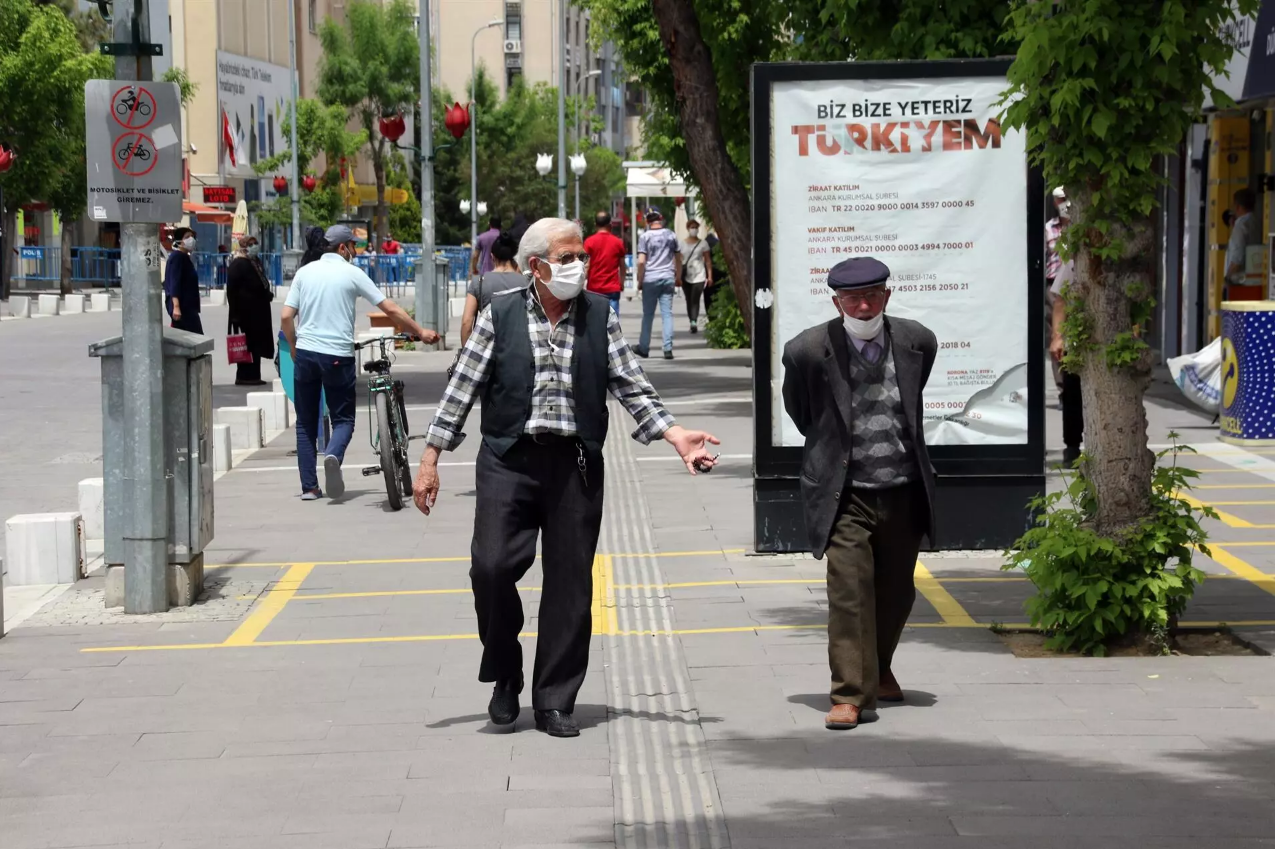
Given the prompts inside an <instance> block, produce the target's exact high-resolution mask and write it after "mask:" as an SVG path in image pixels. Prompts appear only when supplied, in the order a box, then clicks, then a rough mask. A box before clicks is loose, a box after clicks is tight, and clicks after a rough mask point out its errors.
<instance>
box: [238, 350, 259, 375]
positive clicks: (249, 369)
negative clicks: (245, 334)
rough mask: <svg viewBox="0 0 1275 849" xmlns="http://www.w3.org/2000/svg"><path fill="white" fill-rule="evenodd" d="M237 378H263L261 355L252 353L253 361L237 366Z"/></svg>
mask: <svg viewBox="0 0 1275 849" xmlns="http://www.w3.org/2000/svg"><path fill="white" fill-rule="evenodd" d="M235 380H261V357H259V356H257V355H256V354H253V355H252V362H250V363H239V364H237V365H236V366H235Z"/></svg>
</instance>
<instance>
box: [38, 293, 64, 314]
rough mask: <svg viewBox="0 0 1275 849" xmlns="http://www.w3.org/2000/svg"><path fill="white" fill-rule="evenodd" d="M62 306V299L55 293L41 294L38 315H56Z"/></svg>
mask: <svg viewBox="0 0 1275 849" xmlns="http://www.w3.org/2000/svg"><path fill="white" fill-rule="evenodd" d="M61 306H62V299H61V298H59V297H58V296H57V295H41V296H40V304H39V310H40V315H57V314H58V312H59V310H60V309H61Z"/></svg>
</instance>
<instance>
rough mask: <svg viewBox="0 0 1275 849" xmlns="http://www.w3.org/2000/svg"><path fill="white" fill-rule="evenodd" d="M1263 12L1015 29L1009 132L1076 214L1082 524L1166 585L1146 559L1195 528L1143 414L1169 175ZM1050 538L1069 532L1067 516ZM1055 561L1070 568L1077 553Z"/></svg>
mask: <svg viewBox="0 0 1275 849" xmlns="http://www.w3.org/2000/svg"><path fill="white" fill-rule="evenodd" d="M1258 5H1259V4H1258V0H1236V1H1235V2H1232V0H1195V2H1192V3H1176V2H1163V3H1125V2H1121V0H1085V2H1083V3H1065V4H1046V3H1024V4H1021V5H1018V6H1016V7H1015V9H1014V11H1013V13H1012V15H1011V17H1010V26H1011V31H1012V33H1013V37H1014V38H1016V39H1017V40H1018V41H1019V42H1020V47H1019V50H1018V54H1017V57H1016V59H1015V61H1014V64H1013V67H1012V68H1011V69H1010V72H1009V79H1010V84H1011V90H1010V92H1009V94H1008V95H1007V100H1008V108H1007V125H1008V126H1012V127H1016V128H1020V129H1022V130H1024V131H1025V132H1026V134H1027V140H1028V146H1029V150H1030V153H1031V156H1032V158H1033V159H1034V161H1035V162H1036V163H1037V164H1039V165H1040V166H1041V167H1042V168H1043V170H1044V173H1045V178H1046V180H1048V184H1049V185H1065V186H1066V188H1067V195H1068V198H1069V199H1070V200H1071V204H1072V212H1071V215H1072V218H1071V220H1072V223H1071V225H1070V226H1069V227H1068V228H1067V230H1066V231H1065V232H1064V235H1063V242H1064V252H1065V254H1066V255H1069V256H1070V257H1071V258H1072V259H1074V261H1075V267H1076V280H1075V282H1074V283H1073V284H1072V286H1071V287H1070V291H1069V292H1067V293H1066V296H1067V317H1068V320H1067V322H1066V326H1065V328H1064V336H1065V339H1066V342H1067V346H1068V353H1067V361H1066V363H1067V365H1068V366H1069V368H1071V369H1072V370H1075V371H1077V372H1078V373H1079V374H1080V378H1081V386H1082V392H1083V395H1084V408H1085V456H1084V457H1083V458H1082V461H1081V474H1082V475H1083V477H1084V479H1085V486H1086V487H1087V490H1088V492H1090V493H1091V497H1089V498H1088V499H1087V500H1085V501H1084V503H1083V516H1082V517H1081V523H1082V525H1083V527H1084V528H1085V529H1087V530H1088V531H1092V532H1093V534H1095V535H1096V536H1097V537H1099V538H1102V539H1104V540H1106V541H1108V542H1109V543H1110V545H1109V546H1108V547H1107V548H1104V549H1103V550H1102V551H1100V552H1098V553H1097V554H1095V556H1097V557H1099V558H1103V557H1105V558H1108V559H1109V560H1111V561H1112V562H1121V558H1124V557H1126V556H1127V555H1128V552H1130V551H1135V553H1136V554H1137V555H1138V557H1140V558H1141V559H1142V563H1143V565H1145V564H1148V563H1149V564H1151V565H1153V566H1155V567H1156V570H1157V575H1161V574H1163V575H1168V574H1171V573H1170V572H1168V571H1166V570H1168V569H1170V568H1171V564H1172V562H1173V561H1179V562H1188V563H1189V558H1183V557H1182V552H1181V550H1180V549H1181V545H1180V544H1176V545H1170V544H1157V545H1154V546H1151V547H1150V548H1149V549H1148V548H1147V547H1146V546H1144V545H1143V541H1144V540H1146V539H1147V536H1146V535H1147V533H1148V532H1149V531H1153V532H1156V533H1161V534H1162V533H1167V531H1168V530H1170V529H1171V527H1170V526H1177V527H1178V528H1179V529H1181V528H1183V527H1184V526H1185V522H1186V519H1187V518H1190V510H1189V508H1182V507H1181V504H1180V503H1175V504H1170V505H1168V507H1166V505H1165V493H1164V490H1165V486H1164V485H1163V470H1157V469H1156V458H1155V456H1154V455H1153V454H1152V453H1151V451H1150V449H1149V447H1148V443H1147V416H1146V409H1145V407H1144V405H1143V396H1144V395H1145V392H1146V389H1147V386H1148V384H1149V383H1150V379H1151V365H1152V356H1151V351H1150V349H1149V348H1148V346H1147V345H1146V343H1145V342H1143V341H1142V339H1141V338H1140V331H1141V329H1142V328H1143V327H1144V326H1145V325H1146V322H1147V321H1148V320H1149V318H1150V316H1151V311H1152V307H1153V291H1154V289H1153V285H1152V284H1153V281H1154V279H1155V276H1154V275H1155V260H1156V256H1157V254H1156V243H1155V227H1154V223H1153V220H1152V213H1153V210H1154V208H1155V205H1156V192H1157V189H1159V187H1160V186H1161V185H1162V179H1161V177H1160V176H1159V162H1160V157H1163V156H1165V155H1168V154H1172V153H1174V152H1176V151H1177V149H1178V145H1179V144H1180V143H1181V141H1182V139H1183V138H1184V137H1185V136H1186V133H1187V130H1188V129H1189V128H1190V126H1191V124H1192V123H1194V122H1195V121H1197V120H1198V118H1199V113H1200V110H1201V107H1202V105H1203V100H1204V97H1205V93H1206V92H1211V93H1212V95H1213V98H1214V101H1215V102H1219V103H1225V102H1228V101H1227V98H1226V97H1225V95H1224V94H1222V93H1221V92H1220V91H1217V90H1216V89H1215V87H1214V86H1213V84H1212V82H1211V74H1214V73H1220V72H1222V71H1223V70H1224V68H1225V66H1226V63H1227V61H1228V60H1229V59H1230V57H1231V54H1232V49H1233V48H1232V46H1231V44H1230V43H1228V41H1227V40H1226V38H1225V35H1224V33H1225V32H1226V31H1227V29H1228V26H1227V25H1228V24H1230V23H1232V22H1233V21H1234V19H1235V17H1236V16H1237V14H1238V15H1252V14H1256V12H1257V7H1258ZM1172 483H1173V484H1174V485H1175V486H1178V485H1179V484H1180V483H1181V482H1179V481H1173V482H1172ZM1166 510H1167V512H1166ZM1184 514H1185V515H1184ZM1051 515H1052V514H1051ZM1047 518H1048V517H1047ZM1044 527H1045V533H1046V534H1057V535H1058V536H1065V535H1067V534H1068V533H1069V532H1070V531H1069V528H1068V525H1067V522H1066V517H1065V515H1064V516H1063V518H1062V519H1060V520H1059V522H1058V523H1056V526H1055V524H1053V523H1048V522H1047V524H1046V525H1045V526H1044ZM1186 529H1187V530H1188V531H1190V532H1191V533H1192V534H1194V533H1195V532H1194V530H1193V529H1192V528H1190V527H1189V526H1188V527H1186ZM1195 540H1202V535H1197V536H1192V537H1190V540H1189V541H1195ZM1117 554H1120V557H1117V556H1116V555H1117ZM1046 556H1047V557H1052V558H1054V559H1055V560H1056V561H1059V562H1061V561H1062V560H1064V559H1065V558H1066V557H1067V556H1069V553H1068V552H1067V551H1065V550H1053V551H1052V552H1047V553H1046ZM1179 577H1181V576H1180V575H1179ZM1175 588H1176V587H1175ZM1189 589H1190V586H1189V585H1188V587H1187V590H1188V591H1189ZM1154 603H1156V604H1159V603H1160V602H1154ZM1166 603H1167V602H1166ZM1172 612H1173V611H1172V610H1169V613H1172ZM1067 624H1070V623H1067ZM1130 627H1134V628H1137V627H1139V623H1138V621H1134V622H1132V623H1131V624H1130Z"/></svg>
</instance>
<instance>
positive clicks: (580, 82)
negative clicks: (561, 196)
mask: <svg viewBox="0 0 1275 849" xmlns="http://www.w3.org/2000/svg"><path fill="white" fill-rule="evenodd" d="M601 74H602V71H601V70H594V71H590V72H589V73H587V74H585V75H584V76H582V77H581V78H580V79H578V80H576V157H578V156H579V155H580V98H581V97H583V96H584V95H583V94H582V91H581V88H580V86H582V85H583V84H584V81H585V80H587V79H589V78H590V77H597V76H601ZM571 170H572V171H575V175H576V221H579V220H580V177H581V175H583V174H584V168H583V166H581V167H579V168H577V166H576V163H575V157H573V158H572V163H571Z"/></svg>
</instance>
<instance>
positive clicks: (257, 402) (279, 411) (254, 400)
mask: <svg viewBox="0 0 1275 849" xmlns="http://www.w3.org/2000/svg"><path fill="white" fill-rule="evenodd" d="M247 404H248V406H249V407H257V408H258V409H260V410H261V427H262V429H263V430H264V431H265V432H266V433H275V432H277V431H280V430H287V429H288V396H287V395H285V394H284V393H282V392H249V393H248V398H247Z"/></svg>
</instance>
